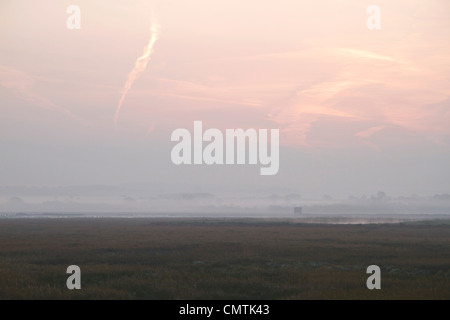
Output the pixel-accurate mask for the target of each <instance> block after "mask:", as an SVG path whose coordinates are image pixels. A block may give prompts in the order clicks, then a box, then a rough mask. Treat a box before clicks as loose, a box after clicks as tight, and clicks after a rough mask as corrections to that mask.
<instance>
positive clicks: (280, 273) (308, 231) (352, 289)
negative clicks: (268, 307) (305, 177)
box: [0, 218, 450, 299]
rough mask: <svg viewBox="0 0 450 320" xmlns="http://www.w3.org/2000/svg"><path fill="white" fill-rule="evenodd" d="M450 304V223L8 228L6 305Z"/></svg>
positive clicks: (63, 223)
mask: <svg viewBox="0 0 450 320" xmlns="http://www.w3.org/2000/svg"><path fill="white" fill-rule="evenodd" d="M73 264H74V265H78V266H80V268H81V283H82V289H81V290H68V289H67V288H66V279H67V277H68V276H69V275H67V274H66V268H67V267H68V266H69V265H73ZM372 264H375V265H378V266H380V268H381V290H368V289H367V287H366V280H367V277H368V276H369V275H368V274H366V268H367V267H368V266H369V265H372ZM449 298H450V224H449V223H448V221H440V222H434V223H429V222H427V223H418V222H415V223H401V224H367V225H326V224H298V223H291V222H289V221H277V220H257V219H254V220H253V219H247V220H244V219H241V220H237V219H234V220H220V219H166V220H164V219H88V218H79V219H2V220H0V299H449Z"/></svg>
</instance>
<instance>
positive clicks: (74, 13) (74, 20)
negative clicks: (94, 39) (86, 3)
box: [66, 4, 81, 30]
mask: <svg viewBox="0 0 450 320" xmlns="http://www.w3.org/2000/svg"><path fill="white" fill-rule="evenodd" d="M66 13H67V14H70V16H69V17H68V18H67V20H66V26H67V29H69V30H79V29H81V9H80V7H79V6H77V5H74V4H73V5H70V6H68V7H67V9H66Z"/></svg>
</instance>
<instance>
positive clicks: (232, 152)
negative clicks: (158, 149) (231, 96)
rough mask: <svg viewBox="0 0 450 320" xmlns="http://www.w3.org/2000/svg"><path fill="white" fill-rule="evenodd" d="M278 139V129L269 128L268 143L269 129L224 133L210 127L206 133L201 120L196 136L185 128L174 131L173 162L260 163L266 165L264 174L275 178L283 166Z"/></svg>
mask: <svg viewBox="0 0 450 320" xmlns="http://www.w3.org/2000/svg"><path fill="white" fill-rule="evenodd" d="M224 137H225V138H224ZM279 139H280V133H279V129H270V144H269V143H268V129H259V130H256V129H247V130H245V131H244V129H226V130H225V134H223V133H222V131H220V130H219V129H215V128H210V129H207V130H206V131H205V132H203V123H202V121H194V132H193V135H191V133H190V132H189V130H187V129H183V128H180V129H176V130H174V131H173V132H172V136H171V141H177V142H178V143H177V144H176V145H175V146H174V147H173V149H172V152H171V159H172V162H173V163H174V164H176V165H180V164H207V165H212V164H218V165H223V164H258V163H259V164H261V165H262V166H263V167H262V168H260V174H261V175H275V174H277V173H278V169H279V166H280V164H279V153H280V150H279V148H280V147H279ZM247 141H248V143H247ZM204 142H207V144H206V146H203V143H204ZM269 147H270V152H269ZM247 151H248V152H247Z"/></svg>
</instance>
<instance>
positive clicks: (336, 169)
mask: <svg viewBox="0 0 450 320" xmlns="http://www.w3.org/2000/svg"><path fill="white" fill-rule="evenodd" d="M70 5H76V6H78V7H79V8H80V17H81V20H80V22H81V28H80V29H73V30H72V29H69V28H68V27H67V20H68V19H69V18H70V16H71V13H67V8H68V7H69V6H70ZM370 5H376V6H378V7H379V9H380V20H379V22H380V29H375V30H370V29H369V28H368V26H367V23H366V22H367V20H368V18H369V17H370V16H371V14H370V13H367V8H368V7H369V6H370ZM449 18H450V3H449V2H448V1H447V0H429V1H422V0H396V1H385V0H375V1H361V0H348V1H344V0H341V1H338V0H318V1H299V0H296V1H294V0H292V1H288V0H280V1H265V0H257V1H256V0H248V1H237V0H228V1H211V0H191V1H182V0H172V1H170V0H168V1H153V2H152V1H138V0H136V1H125V0H108V1H106V0H105V1H102V0H97V1H87V0H86V1H85V0H71V1H65V0H58V1H56V0H43V1H38V2H37V1H32V0H14V1H12V0H2V1H1V2H0V46H1V50H0V112H1V116H0V146H1V157H0V168H1V169H0V186H90V185H104V186H114V185H123V184H136V185H150V186H154V187H158V186H164V188H165V189H164V190H165V191H167V190H168V191H170V190H174V191H176V192H213V193H217V194H226V193H232V192H238V193H242V194H257V193H270V192H281V193H283V192H284V193H291V192H296V193H299V194H301V195H302V196H306V197H320V196H322V195H324V194H330V195H333V196H336V197H348V196H349V195H361V194H376V192H378V191H380V190H383V191H385V192H386V193H387V194H392V195H409V194H413V193H415V194H421V195H433V194H440V193H450V169H449V163H450V54H449V53H450V37H449V32H450V19H449ZM139 57H141V59H140V60H138V59H139ZM194 121H202V122H203V127H204V128H205V129H206V128H217V129H219V130H222V131H225V130H226V129H233V128H243V129H248V128H256V129H279V130H280V141H279V142H280V158H279V171H278V173H277V174H276V175H273V176H261V175H260V174H259V169H260V165H179V166H177V165H174V164H173V163H172V161H171V158H170V155H171V150H172V148H173V147H174V145H175V143H174V142H172V141H171V133H172V132H173V131H174V130H176V129H178V128H186V129H188V130H189V131H191V132H192V131H193V124H194ZM0 196H1V195H0Z"/></svg>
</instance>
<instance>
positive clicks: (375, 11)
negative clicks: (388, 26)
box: [366, 5, 381, 30]
mask: <svg viewBox="0 0 450 320" xmlns="http://www.w3.org/2000/svg"><path fill="white" fill-rule="evenodd" d="M366 13H367V14H370V16H369V17H368V18H367V21H366V26H367V28H368V29H369V30H380V29H381V9H380V7H379V6H377V5H370V6H368V7H367V9H366Z"/></svg>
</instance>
